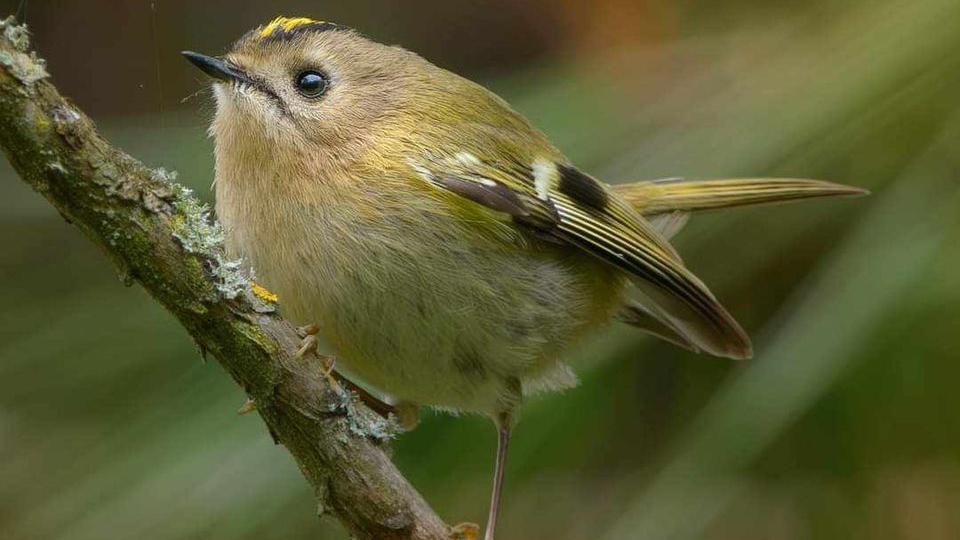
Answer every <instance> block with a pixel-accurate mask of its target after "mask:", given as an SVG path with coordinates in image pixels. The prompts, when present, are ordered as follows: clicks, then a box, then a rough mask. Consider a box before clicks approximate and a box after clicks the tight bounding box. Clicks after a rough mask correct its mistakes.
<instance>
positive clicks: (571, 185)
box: [557, 165, 610, 210]
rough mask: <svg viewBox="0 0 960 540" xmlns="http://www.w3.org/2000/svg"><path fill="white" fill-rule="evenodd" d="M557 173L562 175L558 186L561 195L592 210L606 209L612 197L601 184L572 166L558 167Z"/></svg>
mask: <svg viewBox="0 0 960 540" xmlns="http://www.w3.org/2000/svg"><path fill="white" fill-rule="evenodd" d="M557 171H558V172H559V173H560V183H559V185H558V186H557V189H558V190H559V191H560V193H563V194H564V195H567V196H568V197H570V198H571V199H573V200H575V201H578V202H580V203H581V204H583V205H584V206H588V207H590V208H594V209H597V210H603V209H604V208H606V206H607V204H608V203H609V200H610V196H609V195H608V194H607V190H606V189H604V188H603V186H601V185H600V183H599V182H597V181H596V180H594V179H593V178H591V177H590V176H588V175H586V174H584V173H582V172H580V170H579V169H577V168H576V167H573V166H570V165H558V166H557Z"/></svg>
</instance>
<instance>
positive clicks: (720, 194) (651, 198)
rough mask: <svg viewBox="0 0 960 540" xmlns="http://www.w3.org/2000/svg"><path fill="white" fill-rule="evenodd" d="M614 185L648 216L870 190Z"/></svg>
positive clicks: (699, 183) (825, 185) (804, 183)
mask: <svg viewBox="0 0 960 540" xmlns="http://www.w3.org/2000/svg"><path fill="white" fill-rule="evenodd" d="M612 188H613V191H614V192H616V193H617V194H618V195H620V196H621V197H622V198H623V199H624V200H626V201H627V202H628V203H629V204H630V205H632V206H633V207H634V208H636V209H637V211H638V212H640V213H641V214H643V215H645V216H656V215H659V214H669V213H673V212H692V211H697V210H713V209H719V208H730V207H733V206H746V205H753V204H769V203H779V202H788V201H795V200H800V199H810V198H814V197H833V196H857V195H866V194H868V193H869V192H868V191H867V190H864V189H860V188H856V187H850V186H845V185H842V184H834V183H832V182H824V181H822V180H807V179H801V178H724V179H717V180H686V179H683V178H670V179H664V180H647V181H642V182H634V183H631V184H619V185H615V186H612Z"/></svg>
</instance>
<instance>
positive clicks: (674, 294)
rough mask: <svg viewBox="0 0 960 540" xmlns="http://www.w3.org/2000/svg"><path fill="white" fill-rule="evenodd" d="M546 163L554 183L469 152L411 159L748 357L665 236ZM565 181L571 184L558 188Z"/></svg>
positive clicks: (448, 186) (710, 347) (695, 338)
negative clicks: (612, 270) (598, 263)
mask: <svg viewBox="0 0 960 540" xmlns="http://www.w3.org/2000/svg"><path fill="white" fill-rule="evenodd" d="M549 165H550V166H552V167H554V168H555V170H556V175H557V178H556V181H555V182H546V183H544V182H543V181H544V180H545V179H544V178H540V179H539V180H538V179H536V178H534V177H535V175H536V174H538V173H537V172H536V171H535V169H536V167H533V166H530V167H528V166H525V165H520V164H517V163H513V164H504V163H497V164H496V165H492V164H489V163H483V162H481V161H480V160H478V159H476V158H474V157H473V156H472V155H469V154H458V155H456V156H452V157H450V158H447V159H444V160H436V159H434V160H431V161H430V162H428V163H416V164H414V168H415V169H416V170H417V171H418V172H419V173H420V176H422V177H423V178H425V179H426V180H428V181H429V182H430V183H431V184H432V185H434V186H436V187H440V188H443V189H445V190H447V191H450V192H453V193H456V194H458V195H460V196H462V197H464V198H466V199H468V200H470V201H473V202H475V203H477V204H481V205H483V206H486V207H487V208H489V209H491V210H494V211H496V212H499V213H501V214H505V215H507V216H509V217H511V218H512V219H513V220H514V222H515V223H516V224H517V225H518V226H520V227H527V226H530V222H531V221H532V223H533V224H535V226H536V228H537V230H538V232H540V233H543V232H548V233H549V234H550V235H551V236H552V237H554V238H555V239H557V240H559V241H561V242H562V243H565V244H568V245H570V246H573V247H576V248H578V249H581V250H583V251H584V252H586V253H589V254H591V255H593V256H595V257H598V258H599V259H602V260H604V261H606V262H607V263H609V264H612V265H614V266H617V267H619V268H621V269H623V270H625V271H626V272H628V273H630V274H631V275H633V276H634V277H635V278H637V279H635V280H634V282H635V283H636V284H637V286H638V288H639V289H640V290H641V291H642V292H643V295H644V296H645V297H647V298H648V299H650V302H652V303H653V304H655V305H656V308H655V309H650V310H649V312H650V313H653V314H656V316H658V317H659V318H660V319H661V320H662V322H663V324H664V325H666V326H667V327H669V328H671V329H676V331H677V332H678V333H680V334H682V335H683V337H684V339H686V340H687V341H689V342H690V343H693V344H694V345H695V347H696V348H698V349H702V350H704V351H707V352H710V353H712V354H715V355H718V356H727V357H731V358H744V357H748V356H750V354H751V346H750V340H749V338H748V337H747V336H746V334H745V333H744V331H743V330H742V329H741V328H740V326H739V325H738V324H737V322H736V321H735V320H734V319H733V317H731V316H730V314H729V313H728V312H727V311H726V310H725V309H724V308H723V306H721V305H720V303H719V302H717V300H716V298H715V297H714V296H713V294H712V293H711V292H710V291H709V289H707V287H706V286H705V285H704V284H703V283H702V282H701V281H700V280H699V279H698V278H697V277H696V276H694V275H693V274H692V273H691V272H690V271H689V270H687V269H686V268H685V267H684V265H683V262H682V261H681V259H680V257H679V255H677V253H676V251H675V250H674V249H673V247H672V246H670V244H669V242H668V241H667V240H666V238H664V236H663V235H661V234H660V233H659V232H657V230H656V229H655V228H654V227H653V226H652V225H651V224H650V223H649V222H647V221H646V220H645V219H643V218H642V217H641V216H640V214H638V213H637V212H636V211H635V210H634V209H633V208H631V207H630V206H629V205H628V204H627V203H626V202H624V201H623V200H622V199H620V198H619V197H618V196H617V195H616V194H615V193H614V192H613V191H611V190H610V189H609V188H608V187H607V186H606V185H605V184H602V183H600V182H598V181H596V180H594V179H593V178H592V177H589V176H587V175H584V174H583V173H580V172H579V171H577V172H576V177H575V178H574V179H573V180H571V179H570V178H563V177H562V176H561V171H563V173H562V174H564V175H569V174H573V173H571V172H570V171H573V170H575V169H573V167H572V166H570V165H558V164H556V163H553V162H550V163H549ZM540 169H541V170H542V169H543V168H542V167H540ZM546 180H549V179H546ZM565 182H566V183H565ZM588 182H589V183H591V184H588ZM538 184H540V185H538ZM565 185H566V186H567V187H568V188H569V189H563V188H564V186H565ZM544 187H546V188H547V189H546V191H545V192H544V191H543V188H544ZM505 189H506V190H510V191H512V194H511V195H507V194H505V192H504V190H505ZM601 193H602V196H601ZM517 203H519V205H518V204H517ZM601 203H602V204H601Z"/></svg>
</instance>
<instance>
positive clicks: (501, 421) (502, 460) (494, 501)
mask: <svg viewBox="0 0 960 540" xmlns="http://www.w3.org/2000/svg"><path fill="white" fill-rule="evenodd" d="M494 422H495V423H496V425H497V462H496V466H495V468H494V473H493V494H492V495H491V497H490V514H489V515H488V516H487V531H486V533H485V534H484V535H483V538H484V540H493V535H494V532H496V529H497V517H498V516H499V514H500V493H501V492H502V491H503V473H504V470H505V468H506V464H507V448H508V447H509V446H510V429H511V425H510V413H509V412H502V413H500V414H498V415H497V416H496V417H495V418H494Z"/></svg>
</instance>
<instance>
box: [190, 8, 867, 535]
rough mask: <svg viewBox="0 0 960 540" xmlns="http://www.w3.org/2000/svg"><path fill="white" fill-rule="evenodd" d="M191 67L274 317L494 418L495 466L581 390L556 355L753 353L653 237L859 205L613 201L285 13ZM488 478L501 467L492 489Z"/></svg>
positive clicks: (392, 62)
mask: <svg viewBox="0 0 960 540" xmlns="http://www.w3.org/2000/svg"><path fill="white" fill-rule="evenodd" d="M188 58H190V59H191V61H193V62H194V63H195V64H197V65H198V67H200V68H201V69H203V70H204V71H206V72H207V73H209V74H210V75H212V76H214V77H215V78H217V79H220V82H218V83H217V84H216V85H215V95H216V98H217V113H216V117H215V119H214V121H213V125H212V126H211V133H212V134H213V136H214V137H215V139H216V166H217V171H216V196H217V204H216V208H217V213H218V215H219V218H220V219H221V220H222V221H223V224H224V226H225V229H226V233H227V242H228V247H229V248H230V250H231V251H232V252H233V253H234V254H236V255H238V256H241V257H243V259H244V261H245V262H246V263H247V264H248V265H249V266H250V267H251V269H252V271H253V272H255V275H256V279H257V280H258V281H259V282H261V283H262V284H264V285H265V286H266V287H267V288H269V289H270V290H272V291H274V292H276V293H277V294H278V295H279V298H280V304H281V306H282V309H283V311H284V313H285V314H286V315H287V316H288V317H290V318H292V319H293V320H295V321H297V322H300V323H302V324H308V323H315V324H316V325H318V327H319V328H320V332H321V334H322V335H323V336H324V337H325V338H326V340H327V342H328V343H329V344H330V345H331V346H332V347H333V348H334V349H335V351H334V352H335V353H336V355H337V358H338V366H339V367H342V368H345V369H346V370H348V371H349V372H350V373H352V374H353V375H354V376H357V377H359V378H362V379H363V380H365V381H366V382H367V383H369V384H372V385H374V386H376V387H377V388H379V389H381V390H382V391H384V392H385V393H386V394H389V395H390V396H392V397H393V398H394V399H395V400H399V401H401V402H404V403H406V404H408V408H409V407H411V406H416V405H418V404H423V405H431V406H435V407H440V408H446V409H451V410H457V411H470V412H478V413H482V414H486V415H489V416H491V417H493V418H494V419H496V420H497V421H498V424H499V425H500V427H501V443H502V444H501V453H502V454H503V455H505V446H506V442H505V441H506V439H505V435H504V433H506V432H507V430H508V429H509V426H510V422H511V420H510V419H511V413H512V412H513V411H514V410H515V409H516V407H517V406H518V405H519V404H520V402H521V401H522V400H523V397H524V396H525V395H528V394H530V393H532V392H536V391H541V390H548V389H558V388H564V387H568V386H570V385H572V384H574V383H575V377H574V375H573V373H572V371H571V370H570V369H569V368H567V367H566V366H565V365H564V364H562V363H561V359H562V357H563V353H564V352H565V350H566V349H568V348H569V346H570V345H572V344H573V343H575V342H576V341H577V340H578V339H580V338H581V337H582V336H584V335H585V334H587V333H589V332H591V331H593V330H596V329H597V328H599V327H601V326H603V325H605V324H607V323H608V322H610V321H612V320H613V319H615V318H616V316H617V315H618V314H621V316H622V317H623V318H624V320H626V321H627V322H630V323H631V324H634V325H637V326H639V327H641V328H642V329H644V330H647V331H648V332H650V333H652V334H654V335H657V336H660V337H663V338H664V339H667V340H669V341H672V342H674V343H677V344H678V345H681V346H684V347H686V348H688V349H691V350H695V351H704V352H707V353H710V354H713V355H718V356H727V357H731V358H744V357H747V356H749V355H750V354H751V346H750V341H749V339H748V337H747V335H746V333H745V332H744V331H743V330H742V329H741V328H740V326H739V325H738V324H737V323H736V321H735V320H734V319H733V317H732V316H731V315H730V314H729V313H728V312H727V311H726V310H725V309H724V308H723V306H721V304H720V303H719V302H718V301H717V300H716V298H715V297H714V295H713V294H712V293H711V292H710V291H709V289H708V288H707V287H706V285H704V284H703V283H702V282H701V281H700V280H699V279H698V278H697V277H696V276H694V274H693V273H692V272H691V271H690V270H689V269H687V268H686V267H685V266H684V264H683V262H682V260H681V259H680V257H679V255H678V254H677V253H676V251H675V250H674V249H673V248H672V247H671V246H670V244H669V242H668V237H669V236H671V235H672V234H674V233H675V232H676V231H677V230H679V228H680V227H681V226H682V225H683V223H684V222H685V219H686V216H687V213H688V212H691V211H696V210H701V209H709V208H720V207H727V206H736V205H740V204H755V203H761V202H775V201H782V200H790V199H796V198H804V197H814V196H823V195H843V194H853V193H858V192H859V191H858V190H854V189H851V188H846V187H844V186H838V185H834V184H828V183H825V182H817V181H812V180H775V179H738V180H726V181H716V182H702V181H699V182H697V181H692V182H684V181H677V180H674V181H660V182H641V183H635V184H630V185H625V186H616V187H610V186H608V185H606V184H604V183H602V182H600V181H598V180H596V179H595V178H593V177H591V176H590V175H588V174H586V173H584V172H582V171H580V170H579V169H577V168H576V166H575V165H574V164H572V163H571V162H570V161H569V160H568V159H566V158H565V157H564V156H563V154H562V153H561V152H560V151H559V150H557V149H556V148H555V147H554V146H553V145H552V144H550V142H549V141H548V140H547V138H546V137H545V136H544V135H543V134H542V133H541V132H539V131H537V130H536V129H535V128H534V127H532V126H531V125H530V124H529V123H528V122H527V120H526V119H524V118H523V117H522V116H520V115H519V114H518V113H516V112H515V111H513V110H512V109H511V108H510V107H509V106H508V105H507V104H506V103H505V102H504V101H503V100H501V99H500V98H498V97H497V96H495V95H494V94H492V93H490V92H489V91H487V90H486V89H484V88H483V87H481V86H479V85H477V84H474V83H472V82H470V81H468V80H466V79H463V78H461V77H459V76H457V75H455V74H453V73H451V72H449V71H446V70H443V69H440V68H438V67H436V66H434V65H433V64H431V63H429V62H427V61H426V60H424V59H422V58H421V57H419V56H417V55H416V54H413V53H411V52H409V51H406V50H404V49H402V48H399V47H391V46H386V45H382V44H379V43H377V42H375V41H372V40H370V39H367V38H366V37H364V36H362V35H360V34H359V33H357V32H354V31H352V30H350V29H347V28H345V27H341V26H338V25H334V24H331V23H322V22H318V21H312V20H309V19H282V18H281V19H277V20H275V21H273V22H271V23H269V24H267V25H265V26H263V27H260V28H258V29H255V30H253V31H252V32H250V33H248V34H247V35H246V36H244V37H243V38H242V39H241V40H240V41H239V42H238V43H237V44H235V46H234V47H233V48H232V50H231V51H230V53H228V54H227V55H226V56H225V57H224V58H222V59H217V58H211V57H205V56H202V55H197V54H194V53H188ZM645 215H646V217H644V216H645ZM501 474H502V456H501V459H500V460H498V476H497V489H495V493H499V481H500V480H501V479H502V476H501ZM492 506H493V513H494V515H492V516H491V523H492V522H493V521H495V510H496V506H497V505H496V501H495V502H494V504H493V505H492ZM490 537H492V527H491V528H490V529H489V530H488V538H490Z"/></svg>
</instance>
